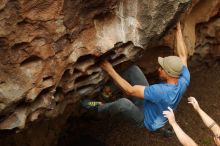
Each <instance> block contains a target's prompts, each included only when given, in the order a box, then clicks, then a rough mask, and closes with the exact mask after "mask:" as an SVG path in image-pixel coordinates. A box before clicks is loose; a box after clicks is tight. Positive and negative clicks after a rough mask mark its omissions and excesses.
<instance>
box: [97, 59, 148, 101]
mask: <svg viewBox="0 0 220 146" xmlns="http://www.w3.org/2000/svg"><path fill="white" fill-rule="evenodd" d="M101 67H102V69H104V70H105V71H106V72H107V73H108V74H109V75H110V76H111V77H112V78H113V80H114V81H115V82H116V83H117V85H118V86H119V87H120V88H121V89H122V90H123V91H124V92H125V94H126V95H129V96H134V97H137V98H142V99H144V89H145V86H141V85H134V86H132V85H131V84H129V83H128V82H127V81H126V80H125V79H123V78H122V77H121V76H120V75H119V74H118V73H117V72H116V71H115V69H114V68H113V66H112V65H111V64H110V63H109V62H108V61H106V60H105V61H103V62H102V63H101Z"/></svg>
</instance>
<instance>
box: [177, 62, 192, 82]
mask: <svg viewBox="0 0 220 146" xmlns="http://www.w3.org/2000/svg"><path fill="white" fill-rule="evenodd" d="M179 80H180V82H182V83H184V84H186V86H189V83H190V73H189V70H188V68H187V67H186V66H183V69H182V73H181V75H180V78H179Z"/></svg>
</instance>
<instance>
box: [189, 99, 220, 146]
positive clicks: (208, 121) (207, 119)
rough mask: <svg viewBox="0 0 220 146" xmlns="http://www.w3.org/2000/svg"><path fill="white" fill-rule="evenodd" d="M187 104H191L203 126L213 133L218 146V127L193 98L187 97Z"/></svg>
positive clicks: (219, 134) (219, 145)
mask: <svg viewBox="0 0 220 146" xmlns="http://www.w3.org/2000/svg"><path fill="white" fill-rule="evenodd" d="M188 103H190V104H192V106H193V107H194V109H195V110H196V111H197V112H198V114H199V115H200V117H201V118H202V121H203V122H204V124H205V125H206V126H207V127H208V128H210V129H211V130H212V132H213V133H214V135H215V137H214V140H215V143H216V144H217V146H220V127H219V125H218V124H217V123H216V122H215V121H214V120H213V119H212V118H211V117H210V116H209V115H208V114H206V113H205V112H204V111H203V110H202V109H201V108H200V106H199V103H198V102H197V100H196V99H195V98H194V97H189V98H188Z"/></svg>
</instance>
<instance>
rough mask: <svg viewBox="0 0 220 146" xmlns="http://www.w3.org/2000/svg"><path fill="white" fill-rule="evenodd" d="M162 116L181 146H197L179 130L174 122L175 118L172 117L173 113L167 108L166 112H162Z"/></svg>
mask: <svg viewBox="0 0 220 146" xmlns="http://www.w3.org/2000/svg"><path fill="white" fill-rule="evenodd" d="M163 114H164V117H166V118H167V119H168V121H169V123H170V125H171V126H172V127H173V130H174V131H175V133H176V136H177V138H178V139H179V141H180V143H181V144H182V145H183V146H198V145H197V144H196V143H195V142H194V140H193V139H192V138H191V137H189V136H188V135H187V134H186V133H185V132H184V131H183V130H182V129H181V128H180V126H179V125H178V124H177V123H176V120H175V116H174V113H173V110H172V109H171V108H170V107H168V110H167V111H164V112H163Z"/></svg>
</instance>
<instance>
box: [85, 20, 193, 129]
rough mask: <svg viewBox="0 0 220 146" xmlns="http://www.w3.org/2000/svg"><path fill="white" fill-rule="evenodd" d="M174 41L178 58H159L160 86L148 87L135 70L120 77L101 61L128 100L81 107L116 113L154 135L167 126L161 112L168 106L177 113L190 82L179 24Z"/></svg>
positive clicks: (109, 65)
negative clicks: (176, 110)
mask: <svg viewBox="0 0 220 146" xmlns="http://www.w3.org/2000/svg"><path fill="white" fill-rule="evenodd" d="M176 40H177V42H176V43H177V53H178V55H179V57H177V56H168V57H164V58H162V57H158V63H159V64H160V67H159V69H158V71H159V75H160V78H161V79H162V80H163V81H164V82H163V83H160V84H154V85H150V86H149V84H148V82H147V80H146V78H145V76H144V74H143V73H142V72H141V70H140V69H139V68H138V67H137V66H131V67H130V68H128V69H127V70H126V71H125V72H124V73H123V74H122V75H119V74H118V73H117V72H116V71H115V70H114V68H113V67H112V65H111V64H110V63H109V62H108V61H103V62H102V64H101V67H102V68H103V69H104V70H105V71H106V72H107V73H108V74H109V75H110V76H111V77H112V78H113V80H114V81H115V82H116V83H117V85H118V86H119V87H120V88H121V89H122V90H123V91H124V93H126V95H127V96H129V97H130V98H129V99H128V98H120V99H118V100H116V101H114V102H110V103H105V104H104V103H101V102H97V101H90V100H84V101H83V102H82V105H83V106H84V107H86V108H88V109H90V108H93V107H96V108H97V109H98V111H99V112H108V113H111V114H117V113H119V114H120V115H122V116H124V117H125V118H127V119H129V120H130V121H132V122H133V123H134V124H135V125H137V126H138V127H146V128H147V129H148V130H149V131H156V130H157V129H159V128H161V127H163V126H164V125H165V123H166V122H167V118H165V117H164V116H163V111H164V110H166V109H167V107H168V106H169V107H171V108H172V109H174V110H175V109H176V107H177V105H178V104H179V102H180V100H181V98H182V95H183V93H184V92H185V91H186V88H187V86H188V85H189V82H190V74H189V71H188V69H187V50H186V47H185V44H184V41H183V37H182V32H181V28H180V24H179V23H178V24H177V32H176Z"/></svg>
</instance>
